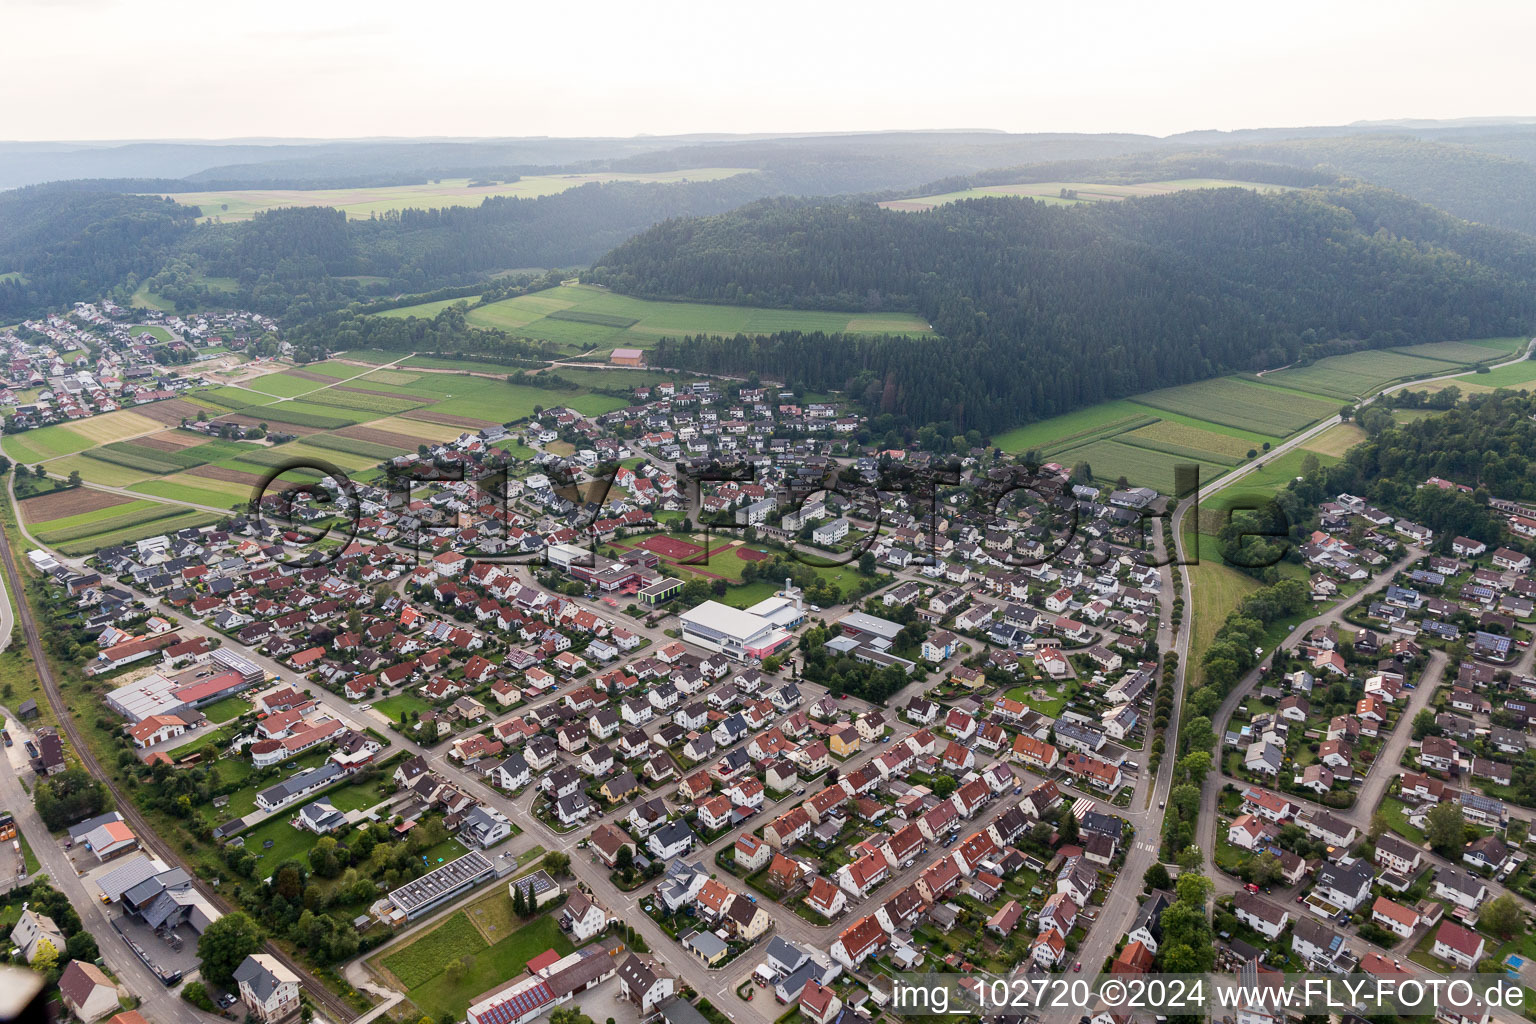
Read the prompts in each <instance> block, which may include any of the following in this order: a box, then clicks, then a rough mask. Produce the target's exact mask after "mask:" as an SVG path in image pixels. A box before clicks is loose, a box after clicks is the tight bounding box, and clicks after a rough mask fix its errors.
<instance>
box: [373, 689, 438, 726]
mask: <svg viewBox="0 0 1536 1024" xmlns="http://www.w3.org/2000/svg"><path fill="white" fill-rule="evenodd" d="M373 708H374V710H375V711H377V712H379V713H380V714H382V715H384V716H385V717H386V718H388V719H389V720H390V721H392V722H398V721H400V712H402V711H404V712H407V713H409V712H413V711H414V712H416V713H418V714H419V713H421V712H423V711H431V710H432V705H431V704H429V703H428V702H426V701H424V700H422V699H421V697H419V696H417V695H416V694H415V693H413V692H412V691H410V690H407V691H405V692H404V693H397V694H395V695H394V696H393V697H385V698H384V699H383V700H378V701H374V702H373Z"/></svg>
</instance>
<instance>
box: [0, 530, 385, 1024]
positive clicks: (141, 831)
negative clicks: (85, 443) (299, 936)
mask: <svg viewBox="0 0 1536 1024" xmlns="http://www.w3.org/2000/svg"><path fill="white" fill-rule="evenodd" d="M0 562H3V564H4V573H5V578H6V583H7V585H8V586H9V588H10V590H11V593H13V594H16V595H17V596H18V601H17V619H18V622H19V623H20V625H21V631H22V636H23V637H24V638H25V639H26V643H27V650H28V652H29V653H30V654H31V656H32V663H33V665H34V666H36V668H37V676H38V680H39V682H41V683H42V686H43V693H44V694H45V696H46V697H47V699H48V703H49V705H50V707H52V709H53V712H54V717H55V718H56V719H57V720H58V722H59V727H60V728H61V729H62V730H63V732H64V735H65V736H66V737H67V738H68V740H69V745H70V746H71V747H72V748H73V749H74V752H75V756H76V757H78V758H79V759H80V763H81V764H82V765H83V766H84V768H85V770H86V771H87V772H89V773H90V774H91V775H93V776H95V777H96V778H98V779H101V780H102V781H103V782H105V783H106V784H107V786H108V788H109V789H111V791H112V793H113V796H114V798H115V801H116V807H117V809H118V811H119V812H120V813H121V814H122V815H123V818H124V820H125V821H126V822H127V823H128V826H129V827H130V828H132V829H133V831H134V834H135V835H137V836H138V837H139V840H140V842H141V844H142V845H143V846H144V847H145V848H146V849H147V850H149V851H151V852H153V853H155V854H156V855H157V856H159V857H160V859H161V860H163V861H165V863H167V864H175V865H180V866H182V867H187V868H188V870H189V872H190V870H191V869H190V866H189V865H187V864H186V862H185V861H184V860H183V859H182V858H181V857H180V856H179V854H178V853H177V851H176V850H174V849H173V848H172V847H171V846H170V845H169V844H168V843H166V842H165V841H164V840H163V839H161V838H160V836H159V835H158V834H156V832H155V831H154V830H153V829H152V828H151V827H150V826H149V823H148V822H147V821H146V820H145V819H144V817H143V816H142V815H141V814H140V813H139V811H138V809H137V807H136V806H135V805H134V804H133V803H132V801H130V800H128V799H127V798H126V797H125V795H124V794H123V793H122V791H121V790H120V789H119V788H118V786H117V784H116V782H115V781H114V780H113V779H112V777H111V776H110V775H108V774H107V772H106V771H104V770H103V769H102V767H101V765H100V764H99V763H98V762H97V760H96V755H95V753H94V752H93V751H92V750H91V748H90V747H89V746H88V745H87V744H86V743H85V741H84V737H83V736H82V735H81V733H80V728H79V726H78V725H77V724H76V722H75V717H74V715H73V714H72V713H71V710H70V708H69V706H68V704H67V703H66V702H65V700H64V697H63V695H62V694H61V693H60V691H59V687H58V683H57V681H56V680H55V679H54V677H53V668H52V666H51V664H50V663H49V661H48V659H47V657H46V656H45V654H44V652H43V646H42V639H41V634H40V632H39V630H38V628H37V623H36V622H35V621H34V620H33V618H32V614H31V612H30V610H29V609H28V606H27V603H26V601H25V599H24V597H23V592H22V585H21V577H20V573H19V570H18V569H17V567H16V558H15V554H14V552H13V551H12V550H11V544H10V539H9V538H8V537H7V536H6V533H5V531H4V530H0ZM38 839H39V843H38V845H39V846H43V845H49V846H51V845H53V840H52V838H51V837H49V836H47V834H46V832H43V833H38ZM194 879H195V875H194ZM194 884H196V885H197V887H198V889H199V890H200V891H201V893H202V895H203V896H204V897H205V898H206V899H208V901H209V902H210V903H211V904H212V905H213V906H215V907H217V908H220V909H223V910H226V911H227V910H229V909H230V905H229V903H228V901H226V900H224V899H223V898H222V897H221V896H220V895H219V894H218V893H217V892H216V891H215V890H213V889H212V888H211V887H210V886H208V885H207V883H205V882H203V881H201V880H200V879H195V882H194ZM93 934H96V933H95V932H94V931H93ZM98 941H99V939H98ZM108 942H109V943H117V942H123V948H125V949H126V948H127V947H126V943H125V942H124V940H122V939H121V938H120V937H118V936H117V934H116V931H115V930H112V931H111V935H110V937H109V938H108ZM266 951H267V952H268V953H270V954H272V955H273V956H275V957H277V958H278V960H279V961H281V962H282V963H283V964H285V965H286V966H287V967H288V968H289V969H290V970H292V971H293V972H294V973H295V974H297V975H298V976H299V978H300V981H301V982H302V983H303V985H304V987H305V989H306V990H308V991H309V992H310V998H311V1000H312V1001H313V1002H314V1003H315V1004H316V1006H317V1007H318V1008H319V1009H320V1010H322V1011H323V1012H324V1013H326V1014H327V1015H329V1016H330V1017H332V1018H333V1019H334V1020H337V1021H350V1020H351V1019H352V1018H353V1017H355V1016H356V1015H357V1014H356V1013H355V1012H353V1010H352V1008H351V1007H350V1006H348V1005H347V1003H346V1002H345V1001H344V1000H342V999H341V998H340V997H338V996H337V995H335V994H334V993H332V992H331V991H330V990H329V989H327V988H325V987H324V986H323V985H321V984H320V982H319V981H317V980H316V979H315V978H314V977H313V975H311V974H310V973H309V972H308V971H307V970H306V969H305V968H304V967H303V966H302V965H301V964H299V963H298V962H296V961H295V960H294V959H293V958H292V957H290V956H289V955H288V954H287V953H286V952H285V951H283V950H282V949H281V948H280V947H278V946H277V945H276V944H275V943H273V942H270V941H269V942H267V943H266ZM129 952H130V955H134V954H132V953H131V950H130V951H129ZM135 956H136V955H135Z"/></svg>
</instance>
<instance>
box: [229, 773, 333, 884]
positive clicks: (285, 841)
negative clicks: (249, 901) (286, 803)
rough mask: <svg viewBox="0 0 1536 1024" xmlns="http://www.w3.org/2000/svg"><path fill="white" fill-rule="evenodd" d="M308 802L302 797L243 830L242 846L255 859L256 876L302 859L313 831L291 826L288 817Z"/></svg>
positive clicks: (312, 842) (312, 838)
mask: <svg viewBox="0 0 1536 1024" xmlns="http://www.w3.org/2000/svg"><path fill="white" fill-rule="evenodd" d="M321 795H324V794H323V793H322V794H321ZM316 799H318V797H317V798H316ZM309 802H311V801H308V800H306V801H304V802H303V803H297V804H294V805H293V806H291V807H285V808H283V809H282V810H280V811H278V812H277V813H276V814H274V815H273V816H272V817H270V818H268V819H267V820H266V821H264V822H262V823H261V824H260V825H257V826H256V827H255V828H253V829H251V830H250V831H249V832H246V833H244V835H245V848H246V849H247V850H249V851H250V852H251V853H252V854H253V855H255V857H256V858H257V865H256V876H257V877H258V878H265V877H266V876H267V875H269V874H271V873H272V872H273V871H275V870H276V869H277V866H278V865H279V864H282V863H284V862H285V861H290V860H303V859H304V857H305V856H306V855H307V854H308V853H309V848H310V847H311V846H314V845H315V840H316V839H317V838H318V837H317V836H316V835H315V834H314V833H312V832H308V831H306V830H305V829H301V828H294V827H293V826H292V825H291V824H289V819H291V818H292V817H293V816H294V815H295V814H298V813H299V809H300V808H301V807H303V806H304V804H305V803H309ZM226 810H227V808H226ZM267 843H271V844H272V845H271V847H268V846H267Z"/></svg>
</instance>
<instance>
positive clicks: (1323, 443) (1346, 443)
mask: <svg viewBox="0 0 1536 1024" xmlns="http://www.w3.org/2000/svg"><path fill="white" fill-rule="evenodd" d="M1403 411H1404V410H1393V413H1392V415H1393V418H1394V419H1397V418H1399V413H1401V412H1403ZM1364 440H1365V431H1364V430H1362V429H1361V428H1360V426H1359V425H1358V424H1355V423H1339V424H1336V425H1334V426H1332V427H1329V428H1328V429H1327V430H1325V431H1323V432H1322V433H1321V434H1318V435H1317V436H1316V437H1314V438H1313V439H1312V440H1310V441H1308V442H1307V443H1306V444H1304V445H1302V446H1301V447H1302V448H1304V449H1306V450H1307V451H1309V452H1316V453H1317V454H1318V455H1319V456H1331V457H1333V458H1335V459H1338V458H1343V456H1344V453H1345V452H1347V451H1349V450H1350V449H1351V448H1353V447H1354V446H1355V445H1357V444H1359V443H1360V442H1361V441H1364Z"/></svg>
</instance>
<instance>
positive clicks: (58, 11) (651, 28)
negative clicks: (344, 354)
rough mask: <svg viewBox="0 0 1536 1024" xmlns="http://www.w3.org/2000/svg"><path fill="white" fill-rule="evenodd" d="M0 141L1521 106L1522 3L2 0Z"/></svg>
mask: <svg viewBox="0 0 1536 1024" xmlns="http://www.w3.org/2000/svg"><path fill="white" fill-rule="evenodd" d="M0 10H3V11H4V13H3V15H0V19H3V22H0V23H3V24H4V25H5V30H6V31H5V34H6V37H7V39H8V40H9V45H8V46H7V47H6V57H5V70H4V73H3V74H0V138H5V139H129V138H137V139H145V138H233V137H241V136H284V137H358V136H378V135H396V136H421V135H451V136H516V135H567V136H570V135H621V136H627V135H635V134H641V133H649V134H674V133H681V132H756V131H839V130H856V129H857V130H863V129H889V128H995V129H1002V130H1007V131H1020V132H1022V131H1131V132H1146V133H1152V134H1158V135H1164V134H1169V133H1172V132H1178V131H1186V130H1191V129H1201V128H1221V129H1232V128H1243V127H1259V126H1275V125H1309V124H1339V123H1347V122H1350V121H1354V120H1362V119H1388V118H1399V117H1423V118H1447V117H1467V116H1497V115H1527V114H1536V87H1533V85H1532V74H1531V69H1530V61H1529V52H1528V51H1529V47H1530V42H1531V40H1532V39H1533V38H1536V4H1533V3H1530V2H1523V0H1513V2H1489V0H1481V2H1480V0H1472V2H1464V3H1460V4H1451V3H1446V2H1445V0H1433V2H1430V0H1392V2H1390V3H1386V2H1376V0H1342V2H1340V0H1330V2H1313V0H1301V2H1292V3H1289V4H1273V3H1245V2H1241V0H1239V2H1231V0H1227V2H1223V3H1214V2H1191V0H1163V2H1160V3H1157V2H1152V3H1148V2H1145V0H1142V2H1135V3H1131V2H1120V0H1098V2H1096V3H1092V4H1071V3H1049V4H1047V3H1038V2H1036V3H1020V2H1017V0H1014V2H1000V3H993V2H985V0H982V2H977V0H972V2H963V3H956V2H948V3H940V2H933V0H930V2H927V3H923V4H914V3H904V2H899V0H897V2H884V3H869V2H862V0H861V2H849V0H817V2H802V0H778V2H774V3H764V4H743V3H740V2H732V0H712V2H699V3H694V2H682V0H625V2H622V3H612V2H608V0H582V2H577V3H548V2H515V0H513V2H508V0H499V2H491V3H482V2H478V0H459V2H456V3H443V2H439V3H423V2H422V0H411V2H409V3H406V2H397V0H367V2H352V0H303V2H299V0H262V2H261V3H251V2H247V0H214V2H208V0H200V2H195V3H194V2H190V0H133V2H131V3H130V2H128V0H3V7H0Z"/></svg>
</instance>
